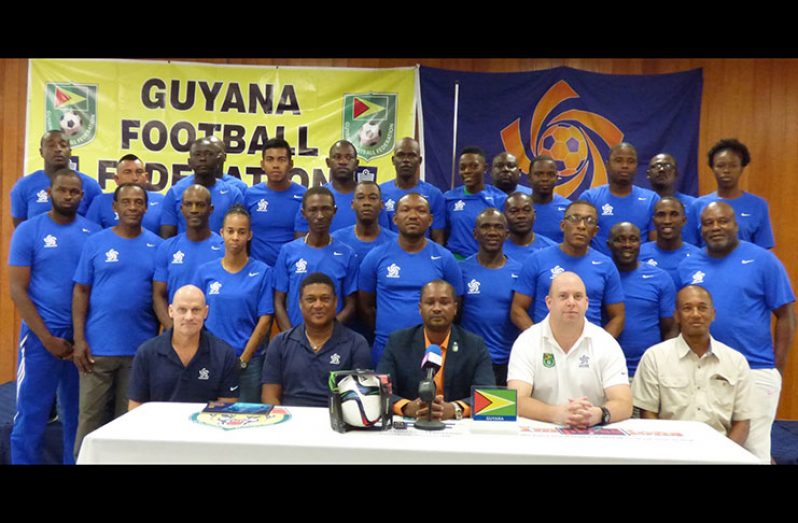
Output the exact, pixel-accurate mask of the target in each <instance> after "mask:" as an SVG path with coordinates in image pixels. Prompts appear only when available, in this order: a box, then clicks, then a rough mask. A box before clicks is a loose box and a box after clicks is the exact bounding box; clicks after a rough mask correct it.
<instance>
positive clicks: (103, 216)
mask: <svg viewBox="0 0 798 523" xmlns="http://www.w3.org/2000/svg"><path fill="white" fill-rule="evenodd" d="M164 198H165V196H164V195H163V194H161V193H159V192H155V191H147V212H146V213H144V218H142V220H141V226H142V227H144V228H145V229H147V230H150V231H152V232H154V233H155V234H159V233H160V232H161V213H162V211H163V205H161V204H162V203H163V199H164ZM113 205H114V194H113V193H103V194H100V195H99V196H97V197H96V198H94V201H92V202H91V205H90V206H89V210H88V212H86V218H88V219H89V220H91V221H93V222H94V223H96V224H98V225H99V226H100V227H102V228H103V229H107V228H108V227H113V226H114V225H118V224H119V216H118V215H117V214H116V212H114V207H113Z"/></svg>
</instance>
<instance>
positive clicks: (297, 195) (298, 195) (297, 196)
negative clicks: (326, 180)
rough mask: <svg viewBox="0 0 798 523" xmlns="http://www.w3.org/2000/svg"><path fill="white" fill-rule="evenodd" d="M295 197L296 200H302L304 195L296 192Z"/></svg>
mask: <svg viewBox="0 0 798 523" xmlns="http://www.w3.org/2000/svg"><path fill="white" fill-rule="evenodd" d="M294 199H295V200H301V199H302V195H301V194H295V195H294Z"/></svg>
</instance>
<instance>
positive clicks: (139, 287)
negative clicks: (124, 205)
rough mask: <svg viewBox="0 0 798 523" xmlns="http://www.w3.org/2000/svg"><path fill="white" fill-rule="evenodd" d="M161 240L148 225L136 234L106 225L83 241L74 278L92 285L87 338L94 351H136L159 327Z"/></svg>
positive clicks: (108, 353) (129, 353) (98, 353)
mask: <svg viewBox="0 0 798 523" xmlns="http://www.w3.org/2000/svg"><path fill="white" fill-rule="evenodd" d="M161 243H163V240H162V239H161V238H160V237H158V236H156V235H155V234H153V233H151V232H150V231H148V230H146V229H142V230H141V234H139V235H138V236H137V237H136V238H132V239H126V238H122V237H121V236H119V235H117V234H116V233H115V232H114V230H113V229H104V230H102V231H100V232H98V233H97V234H94V235H92V236H91V237H89V239H88V240H87V241H86V243H85V245H84V246H83V252H82V253H81V256H80V262H79V263H78V268H77V270H76V271H75V277H74V278H73V279H74V281H75V283H80V284H81V285H87V286H91V294H90V296H89V311H88V315H87V317H86V341H87V342H88V344H89V348H90V349H91V352H92V354H93V355H94V356H133V355H134V354H135V353H136V349H137V348H138V346H139V345H141V344H142V343H144V341H146V340H148V339H150V338H152V337H153V336H155V335H156V334H157V333H158V319H157V318H156V317H155V312H154V311H153V308H152V277H153V275H154V274H155V253H156V251H157V249H158V246H159V245H161Z"/></svg>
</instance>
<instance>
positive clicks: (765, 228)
mask: <svg viewBox="0 0 798 523" xmlns="http://www.w3.org/2000/svg"><path fill="white" fill-rule="evenodd" d="M751 242H752V243H755V244H757V245H759V246H760V247H762V248H763V249H772V248H773V247H775V246H776V239H775V238H774V237H773V227H772V226H771V224H770V209H769V208H768V204H767V202H765V201H763V202H762V210H761V211H760V221H759V227H757V229H756V231H754V235H753V237H752V238H751Z"/></svg>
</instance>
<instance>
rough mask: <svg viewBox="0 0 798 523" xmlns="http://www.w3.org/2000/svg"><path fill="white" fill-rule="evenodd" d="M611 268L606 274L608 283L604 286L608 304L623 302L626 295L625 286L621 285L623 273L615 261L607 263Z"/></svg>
mask: <svg viewBox="0 0 798 523" xmlns="http://www.w3.org/2000/svg"><path fill="white" fill-rule="evenodd" d="M606 265H607V267H608V268H609V269H608V271H607V275H606V284H605V286H604V303H603V304H602V305H608V304H613V303H621V302H623V301H624V299H625V298H626V296H625V295H624V293H623V286H622V285H621V275H620V274H619V273H618V269H617V268H616V267H615V264H614V263H609V264H606Z"/></svg>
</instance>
